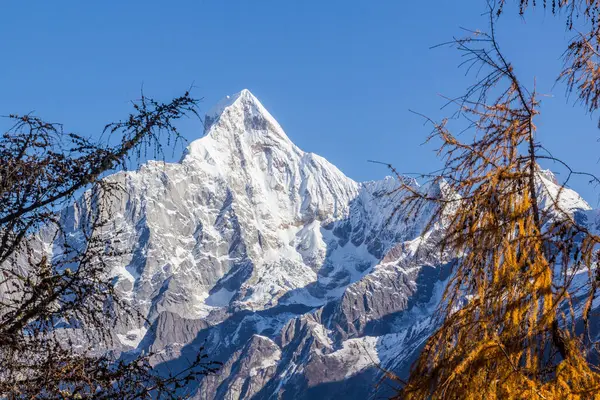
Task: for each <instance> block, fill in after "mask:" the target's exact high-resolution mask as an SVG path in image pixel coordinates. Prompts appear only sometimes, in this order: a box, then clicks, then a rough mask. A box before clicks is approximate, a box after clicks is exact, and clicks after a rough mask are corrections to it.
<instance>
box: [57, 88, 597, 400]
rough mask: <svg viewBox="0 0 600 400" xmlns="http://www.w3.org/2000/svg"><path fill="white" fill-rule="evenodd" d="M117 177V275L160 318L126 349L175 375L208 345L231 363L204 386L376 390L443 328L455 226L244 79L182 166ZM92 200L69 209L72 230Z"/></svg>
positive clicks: (123, 288)
mask: <svg viewBox="0 0 600 400" xmlns="http://www.w3.org/2000/svg"><path fill="white" fill-rule="evenodd" d="M106 179H109V180H112V181H115V182H119V183H120V184H121V185H122V186H123V187H124V188H125V189H126V194H125V195H123V196H122V197H121V198H120V199H118V200H117V201H115V202H114V203H113V204H112V206H111V207H112V208H111V209H110V210H108V211H107V217H108V218H110V220H111V221H112V225H113V228H114V232H117V231H118V232H120V235H119V237H118V239H119V241H120V242H119V244H115V246H118V247H120V248H122V249H123V250H128V252H127V253H128V255H127V256H125V257H122V258H119V259H118V260H114V263H113V264H114V275H115V281H116V285H117V288H118V290H120V292H121V293H122V295H123V296H124V297H125V299H127V300H128V301H129V302H130V303H131V304H133V305H134V306H136V307H137V308H138V309H139V310H141V311H142V313H143V314H144V315H145V316H146V317H147V319H148V321H150V323H151V325H150V326H149V325H147V324H146V323H145V322H143V321H130V322H129V323H128V324H123V325H122V326H119V327H117V329H116V330H115V342H116V343H117V344H118V346H117V349H116V350H120V351H123V352H124V353H125V354H126V353H127V352H140V351H152V352H154V353H156V354H157V357H156V360H155V362H156V368H159V369H164V371H165V373H167V371H176V370H177V369H178V368H181V367H182V366H184V365H185V364H186V360H187V359H194V358H195V355H196V353H197V351H198V347H199V346H205V347H206V348H207V349H208V352H209V354H210V355H211V357H213V358H214V359H216V360H220V361H222V362H223V363H224V367H223V370H222V371H221V372H220V373H219V374H218V375H216V376H209V377H206V378H205V379H203V380H202V381H201V382H194V383H190V387H188V388H186V390H187V391H188V392H189V391H191V392H192V393H195V398H198V399H237V398H243V399H249V398H254V399H269V398H285V399H287V398H290V399H291V398H293V399H309V398H311V399H312V398H320V399H335V398H339V397H346V398H350V399H359V398H360V399H362V398H367V397H368V396H371V395H374V393H375V391H376V390H377V389H376V386H375V382H377V379H379V378H380V377H381V370H380V369H379V368H378V367H377V366H376V364H378V365H379V366H381V367H383V368H387V369H390V370H393V371H396V372H397V373H398V374H399V375H405V374H406V372H407V370H408V367H409V366H410V362H411V361H412V359H413V358H414V356H415V355H416V354H418V352H419V349H420V346H421V345H422V344H423V342H424V340H426V338H427V337H428V335H429V334H430V333H431V332H432V330H433V329H434V327H435V325H434V322H433V319H432V315H433V311H434V310H435V307H436V305H437V303H438V301H439V298H440V295H441V293H442V290H443V287H444V283H445V280H446V279H447V277H448V267H447V264H448V262H449V261H450V259H449V255H445V254H439V252H437V251H433V250H432V249H433V248H434V247H433V246H434V244H435V240H436V238H437V237H439V235H440V234H441V232H442V231H441V230H442V229H443V227H441V226H438V225H436V226H434V227H432V229H431V230H430V231H428V232H425V234H424V235H423V236H420V234H421V230H422V228H423V226H425V224H424V221H426V220H427V219H428V217H429V213H430V212H431V210H429V209H427V208H425V209H423V210H422V211H421V214H420V215H417V216H416V217H414V218H407V216H406V215H404V214H403V213H402V212H398V210H397V206H398V204H399V201H400V199H399V198H398V196H399V195H398V194H397V193H396V194H390V193H393V189H394V188H395V187H396V182H395V180H394V179H392V178H386V179H384V180H381V181H376V182H366V183H358V182H355V181H353V180H352V179H350V178H348V177H347V176H345V175H344V174H343V173H342V172H341V171H340V170H338V169H337V168H336V167H335V166H334V165H332V164H331V163H329V162H328V161H327V160H325V159H324V158H322V157H320V156H317V155H315V154H312V153H306V152H304V151H302V150H301V149H299V148H298V147H297V146H296V145H294V144H293V143H292V142H291V141H290V139H289V138H288V137H287V136H286V134H285V132H284V131H283V129H282V128H281V126H280V125H279V124H278V123H277V121H275V119H274V118H273V117H272V116H271V114H270V113H269V112H268V111H267V110H266V109H265V108H264V107H263V106H262V104H261V103H260V102H259V101H258V99H256V97H254V96H253V95H252V94H251V93H250V92H249V91H248V90H242V91H241V92H239V93H237V94H236V95H233V96H229V97H227V98H226V99H224V100H223V101H221V102H220V103H219V104H218V105H217V106H216V107H215V108H213V109H212V110H211V111H210V112H209V113H208V114H207V116H206V119H205V135H204V136H203V137H201V138H200V139H198V140H195V141H193V142H192V143H190V145H189V146H188V147H187V149H186V152H185V154H184V156H183V157H182V159H181V161H180V162H179V163H163V162H155V161H153V162H148V163H146V164H144V165H142V166H141V167H140V168H139V169H138V170H137V171H135V172H121V173H118V174H115V175H112V176H110V177H108V178H106ZM540 182H541V184H544V185H545V186H547V187H550V188H552V187H553V186H552V185H554V186H555V184H554V183H552V182H551V181H550V180H549V179H543V180H541V181H540ZM415 186H416V182H415ZM568 194H569V196H570V197H568V198H569V199H570V200H569V201H571V203H572V204H571V203H570V209H571V210H573V212H577V213H581V215H582V217H586V218H590V222H593V221H592V219H593V218H595V217H594V215H595V214H594V213H593V212H592V211H586V210H587V209H588V208H589V207H588V206H587V205H586V204H584V203H585V202H583V203H582V200H581V201H579V199H580V198H579V197H578V196H576V194H575V193H574V192H568ZM81 207H85V204H84V201H83V200H81V201H80V202H78V203H76V204H75V205H73V206H72V207H70V208H68V209H66V210H65V211H64V212H63V218H64V221H65V226H66V227H67V228H66V229H67V230H70V231H72V234H73V237H77V234H78V232H79V231H80V230H81V229H82V228H83V226H82V224H83V223H84V222H82V221H80V219H79V218H78V215H79V214H78V209H80V208H81ZM111 236H114V235H111V234H110V232H109V233H108V234H107V240H109V239H114V238H112V237H111ZM380 395H382V394H381V393H380ZM383 395H385V394H383Z"/></svg>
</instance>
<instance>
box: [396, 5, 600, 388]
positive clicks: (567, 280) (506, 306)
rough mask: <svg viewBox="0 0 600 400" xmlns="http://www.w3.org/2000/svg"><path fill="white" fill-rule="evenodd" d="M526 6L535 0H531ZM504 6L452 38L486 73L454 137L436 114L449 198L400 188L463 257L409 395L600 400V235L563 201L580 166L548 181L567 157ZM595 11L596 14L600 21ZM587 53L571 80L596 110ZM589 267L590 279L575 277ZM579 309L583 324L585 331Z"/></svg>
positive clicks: (572, 67)
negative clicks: (552, 139)
mask: <svg viewBox="0 0 600 400" xmlns="http://www.w3.org/2000/svg"><path fill="white" fill-rule="evenodd" d="M567 3H568V2H567V1H562V2H557V3H556V4H560V5H561V7H562V6H565V5H566V4H567ZM580 3H586V2H585V1H582V2H580ZM593 3H594V4H593V5H590V7H592V6H593V7H595V2H593ZM502 4H503V2H500V3H499V5H500V6H502ZM521 4H522V7H523V9H524V8H525V7H526V6H527V5H528V2H527V1H526V0H524V1H522V2H521ZM553 4H554V3H553ZM569 4H573V3H569ZM586 4H590V2H587V3H586ZM501 12H502V8H494V5H491V6H490V12H489V21H490V30H489V32H488V33H485V32H480V31H473V32H470V34H469V37H467V38H463V39H456V40H454V41H453V42H452V44H453V45H455V46H456V48H457V49H458V50H459V51H461V52H462V53H463V55H464V56H465V59H466V61H465V63H466V65H467V67H468V68H470V69H475V70H477V71H479V73H480V74H481V75H479V76H483V79H480V80H478V81H477V83H475V84H474V85H473V86H471V87H470V88H468V90H467V92H466V94H465V95H464V96H462V97H460V98H459V99H454V100H452V102H453V103H455V104H456V105H457V106H458V108H459V112H458V116H459V117H461V118H462V119H463V121H466V123H467V125H468V126H467V128H466V129H465V130H464V131H462V132H461V133H462V134H461V135H458V134H457V135H455V134H453V133H452V132H451V129H450V127H449V125H450V124H449V121H448V120H443V121H441V122H439V123H436V122H434V121H431V120H428V121H429V122H431V123H432V124H433V132H432V134H431V137H430V139H437V140H439V141H441V147H440V148H439V155H440V156H441V157H442V159H443V163H444V167H443V168H442V170H441V171H440V172H439V173H437V174H436V176H435V177H433V178H432V179H433V180H434V181H437V182H438V183H439V184H440V185H441V186H443V187H444V188H445V189H444V193H446V195H444V196H437V197H429V196H428V195H426V194H423V193H422V192H419V191H417V190H415V189H413V188H412V187H410V186H407V185H402V184H401V186H400V188H399V190H404V191H406V192H407V196H406V198H405V200H404V202H405V203H404V206H406V207H409V206H410V207H415V206H416V205H418V204H420V203H422V202H434V203H436V204H437V211H436V213H435V215H434V217H433V219H432V220H431V221H430V224H433V223H436V222H437V223H441V224H443V225H444V226H445V229H446V230H445V234H444V236H443V238H442V239H441V241H440V243H439V245H440V247H441V249H442V250H443V251H449V252H451V253H452V254H454V255H455V256H456V263H455V267H454V270H453V273H452V275H451V277H450V279H449V282H448V284H447V287H446V289H445V292H444V295H443V299H442V301H441V304H440V306H439V310H438V317H439V325H438V329H437V330H436V331H435V333H434V334H433V335H432V336H431V337H430V338H429V339H428V341H427V342H426V345H425V347H424V349H423V351H422V353H421V354H420V356H419V357H418V359H417V360H416V362H415V363H414V364H413V367H412V370H411V374H410V377H409V378H408V380H407V381H406V382H403V385H402V388H401V389H400V391H399V393H398V395H397V397H396V398H398V399H590V398H598V399H600V373H599V371H598V369H597V368H596V367H595V366H593V365H592V364H591V363H590V362H589V356H590V351H593V350H594V349H595V343H593V342H592V338H591V337H590V336H589V335H587V328H588V321H589V318H590V311H591V309H592V301H593V299H594V297H595V296H596V289H597V287H598V285H599V284H600V276H599V275H598V273H597V269H596V264H597V262H598V256H599V254H598V250H599V248H598V244H599V243H600V237H598V236H596V235H595V234H594V233H593V232H591V231H589V230H588V229H587V228H586V227H585V226H583V225H580V224H578V222H577V221H576V219H575V218H574V216H573V214H572V213H571V212H570V211H569V210H566V209H564V208H563V207H562V206H561V201H560V200H561V195H562V194H563V191H564V188H565V186H564V185H566V183H567V182H568V180H569V178H570V177H571V176H572V175H573V174H577V172H576V171H573V170H571V169H570V168H569V167H568V166H566V165H565V166H566V167H567V169H568V171H569V174H568V177H567V179H566V182H564V185H563V186H562V188H561V189H560V190H559V191H558V192H557V193H555V192H552V191H550V190H548V189H547V188H546V187H545V186H544V181H543V180H542V179H540V168H539V166H538V163H539V162H540V161H541V160H543V159H552V160H553V161H558V162H560V161H559V160H556V159H554V158H553V157H552V156H550V155H548V153H547V152H545V151H544V150H543V147H542V146H541V144H540V142H539V140H538V138H537V133H536V125H535V119H536V116H537V115H538V114H539V106H540V101H539V100H538V97H537V95H536V93H535V90H531V91H530V90H528V89H527V88H526V87H525V86H524V85H523V84H522V82H521V81H520V80H519V79H518V77H517V75H516V72H515V69H514V68H513V66H512V65H511V64H510V63H509V62H508V60H507V59H506V58H505V56H504V54H503V53H502V52H501V50H500V47H499V45H498V42H497V40H496V35H495V32H494V28H495V22H496V19H497V18H498V16H499V15H500V13H501ZM595 15H596V14H594V13H590V18H592V19H594V21H595V23H597V22H598V21H597V20H596V19H595V18H596V17H595ZM580 51H584V52H586V51H587V50H585V49H584V50H581V48H578V47H577V45H573V44H572V45H571V46H570V47H569V50H568V52H567V53H566V60H567V63H568V64H569V63H570V64H569V65H568V66H567V67H566V68H565V71H564V72H563V74H562V75H561V77H563V78H565V79H567V84H568V85H569V88H570V89H573V90H577V91H578V93H579V96H580V98H581V99H582V100H583V101H584V102H585V103H586V104H587V105H588V106H589V109H590V110H593V109H595V108H597V97H598V94H597V93H599V87H600V86H598V85H600V81H598V80H597V78H596V72H595V71H596V67H595V66H594V67H592V66H591V64H589V63H587V62H585V61H582V59H581V57H582V56H581V53H579V52H580ZM586 54H588V53H586ZM582 65H583V66H582ZM467 135H470V136H469V139H465V138H466V136H467ZM590 179H592V180H595V181H596V182H597V180H596V179H595V178H594V177H590ZM540 196H544V198H545V199H546V204H547V205H548V206H547V207H541V205H540ZM408 209H409V210H410V209H411V208H408ZM582 273H583V274H585V273H587V275H586V276H587V282H585V284H584V285H582V286H581V285H575V284H574V279H575V276H576V275H577V274H580V275H579V276H581V274H582ZM578 318H581V321H583V324H582V325H583V326H584V329H583V331H582V330H581V329H578V330H576V327H577V325H578V324H577V321H578Z"/></svg>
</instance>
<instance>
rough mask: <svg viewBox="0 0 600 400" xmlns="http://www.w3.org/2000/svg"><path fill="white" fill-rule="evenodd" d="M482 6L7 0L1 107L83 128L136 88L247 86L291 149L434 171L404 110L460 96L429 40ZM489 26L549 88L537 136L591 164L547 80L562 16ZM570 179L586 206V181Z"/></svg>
mask: <svg viewBox="0 0 600 400" xmlns="http://www.w3.org/2000/svg"><path fill="white" fill-rule="evenodd" d="M485 10H486V2H485V1H484V0H461V1H446V0H437V1H427V2H425V1H411V2H409V1H398V0H378V1H366V0H364V1H358V0H356V1H354V0H352V1H350V0H346V1H338V0H327V1H323V0H321V1H317V0H304V1H292V0H290V1H283V0H277V1H276V0H260V1H249V0H193V1H192V0H187V1H185V0H182V1H173V2H165V1H155V0H144V1H140V0H128V1H114V0H112V1H104V2H83V1H66V0H61V1H57V2H50V1H41V0H40V1H6V2H2V3H1V4H0V55H1V58H0V60H1V62H0V114H3V115H6V114H9V113H26V112H30V111H34V112H35V114H37V115H39V116H41V117H43V118H46V119H48V120H50V121H57V122H63V123H64V124H65V128H66V129H68V130H72V131H76V132H79V133H82V134H86V135H89V136H92V137H94V136H98V135H99V133H100V131H101V129H102V127H103V126H104V124H106V123H107V122H110V121H112V120H115V119H119V118H122V117H124V116H126V115H127V113H128V111H129V109H130V106H129V100H131V99H135V98H137V97H139V92H140V88H141V87H142V85H143V87H144V91H145V92H146V93H147V94H149V95H151V96H154V97H156V98H159V99H163V100H168V99H169V98H170V97H172V96H175V95H178V94H180V93H181V92H182V91H184V90H185V89H187V88H188V87H189V86H190V85H192V84H193V85H194V86H195V89H194V91H193V94H194V95H195V96H197V97H202V98H203V102H202V104H201V108H202V109H203V110H205V111H206V110H207V109H209V108H210V107H211V106H212V105H213V104H214V103H216V102H217V101H218V100H219V99H220V98H222V97H224V96H225V95H227V94H231V93H234V92H238V91H239V90H241V89H243V88H248V89H250V90H251V91H252V92H253V93H254V94H255V95H256V96H257V97H258V98H259V99H260V100H261V101H262V102H263V104H264V105H265V106H266V107H267V109H269V110H270V111H271V113H272V114H273V115H274V116H275V118H277V119H278V120H279V122H280V123H281V125H282V126H283V127H284V129H285V130H286V132H287V134H288V135H289V136H290V138H291V139H292V140H293V141H294V142H295V143H296V144H298V146H300V147H301V148H302V149H304V150H306V151H312V152H315V153H318V154H320V155H322V156H324V157H326V158H327V159H329V160H330V161H331V162H332V163H334V164H336V165H337V166H338V167H339V168H340V169H341V170H342V171H343V172H344V173H346V174H347V175H348V176H350V177H351V178H353V179H356V180H359V181H362V180H371V179H379V178H381V177H383V176H385V175H386V174H388V171H386V169H385V168H384V167H382V166H379V165H374V164H369V163H367V162H366V160H368V159H375V160H381V161H385V162H391V163H393V164H394V165H395V166H396V167H397V168H398V170H399V171H402V172H428V171H431V170H434V169H436V168H437V167H438V166H439V161H438V160H436V157H435V153H434V150H435V146H434V145H432V144H429V145H424V146H421V143H422V142H423V141H424V139H425V137H426V136H427V134H428V132H429V128H428V127H426V126H423V120H422V119H421V118H420V117H418V116H416V115H415V114H413V113H411V112H410V111H409V110H415V111H418V112H420V113H423V114H426V115H428V116H430V117H432V118H441V117H443V116H444V115H447V114H448V113H450V112H451V110H448V109H445V110H442V109H441V106H443V105H444V103H445V101H444V100H443V99H442V98H441V97H440V94H442V95H446V96H450V97H452V96H457V95H460V94H462V92H463V91H464V89H465V87H466V85H468V84H469V83H470V82H472V81H473V79H474V78H472V77H465V76H464V71H462V70H459V69H458V68H457V65H458V64H459V63H460V61H461V58H460V54H458V53H457V52H456V51H455V50H452V49H449V48H438V49H430V47H431V46H434V45H436V44H439V43H441V42H444V41H447V40H450V39H451V38H452V36H454V35H461V34H462V33H461V30H460V27H466V28H470V29H486V28H487V26H486V22H487V20H486V18H485V17H484V16H482V13H483V12H485ZM498 32H499V33H498V36H499V40H500V44H501V46H502V48H503V49H504V51H505V53H506V54H507V55H508V58H509V59H510V60H511V61H512V62H513V64H514V65H515V68H516V70H517V72H518V74H519V75H520V76H521V79H522V80H523V81H524V82H526V83H529V84H530V85H531V86H532V85H533V82H534V79H535V82H536V87H537V90H538V91H539V92H541V93H543V94H546V95H547V96H546V97H543V101H542V109H541V111H542V115H541V116H540V118H538V120H537V124H538V128H539V135H540V136H539V138H540V140H541V141H542V142H543V143H544V144H545V146H546V147H547V148H548V149H549V150H550V151H551V152H552V153H553V154H554V155H555V156H557V157H561V158H563V159H564V160H565V161H567V162H569V163H570V164H572V166H573V167H574V168H576V169H580V170H585V171H589V172H592V173H599V172H600V171H598V170H599V169H600V168H599V166H600V164H598V159H599V156H600V152H599V150H600V144H599V143H597V139H598V137H600V131H599V130H598V129H597V127H596V125H597V117H598V115H594V116H589V115H586V113H585V112H584V110H583V109H581V108H580V107H577V106H575V107H574V106H573V99H571V101H568V99H566V98H565V91H564V86H563V85H561V84H559V85H556V86H555V85H554V83H555V82H554V81H555V78H556V76H557V74H558V73H559V71H560V67H561V60H560V56H561V53H562V52H563V51H564V49H565V46H566V44H567V40H568V39H569V38H570V37H571V35H572V33H570V32H566V30H565V25H564V19H563V18H559V17H554V16H552V15H551V14H550V12H549V11H544V10H543V9H541V8H540V9H537V10H535V12H530V13H528V14H527V15H526V17H525V19H522V18H520V17H519V16H518V14H517V12H516V9H515V8H514V7H512V8H509V9H508V10H507V14H506V15H504V16H503V18H502V19H501V20H500V24H499V26H498ZM3 124H4V123H3V122H0V126H4V125H3ZM181 126H182V130H183V133H184V136H185V137H186V138H187V139H188V140H193V139H195V138H198V137H200V136H201V135H202V127H201V123H200V121H197V120H189V121H184V122H183V123H182V125H181ZM181 151H182V148H178V149H176V150H175V154H174V155H172V154H168V155H167V158H171V159H178V158H179V156H180V154H181ZM556 169H557V170H559V171H560V169H559V168H558V166H556ZM563 173H564V171H563ZM572 186H573V187H574V188H575V189H576V190H578V191H579V192H580V193H582V195H583V196H584V197H585V198H586V199H587V200H588V201H589V202H590V203H592V205H593V206H598V190H597V188H594V187H590V186H589V185H588V184H587V180H586V179H583V178H582V179H579V180H576V181H573V182H572Z"/></svg>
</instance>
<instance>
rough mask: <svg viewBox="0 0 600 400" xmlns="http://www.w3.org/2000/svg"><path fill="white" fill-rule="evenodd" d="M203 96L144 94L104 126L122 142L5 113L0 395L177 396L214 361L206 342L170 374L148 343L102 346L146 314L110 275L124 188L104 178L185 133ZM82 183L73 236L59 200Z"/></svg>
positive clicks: (0, 192) (0, 190)
mask: <svg viewBox="0 0 600 400" xmlns="http://www.w3.org/2000/svg"><path fill="white" fill-rule="evenodd" d="M197 102H198V101H197V100H196V99H194V98H192V97H190V94H189V92H186V93H185V94H184V95H183V96H181V97H178V98H175V99H173V100H172V101H170V102H168V103H160V102H157V101H155V100H153V99H151V98H148V97H145V96H144V95H142V97H141V99H140V100H139V101H136V102H134V103H133V111H132V113H131V114H130V115H129V116H128V117H127V118H126V119H125V120H123V121H120V122H116V123H112V124H109V125H107V126H106V127H105V129H104V132H105V133H109V134H110V136H111V139H112V142H113V143H114V142H118V144H116V145H103V144H100V143H95V142H93V141H91V140H89V139H86V138H84V137H83V136H80V135H77V134H74V133H68V132H65V131H63V129H62V126H61V125H60V124H55V123H48V122H45V121H44V120H42V119H40V118H38V117H36V116H32V115H22V116H21V115H10V116H8V117H7V118H8V119H9V120H10V121H12V123H13V125H12V127H11V128H10V129H9V130H8V131H7V132H5V133H4V134H3V135H2V137H1V138H0V160H1V161H0V397H2V398H9V399H25V398H27V399H31V398H40V399H62V398H69V399H70V398H80V399H88V398H94V399H140V398H156V397H158V398H181V397H182V394H181V393H182V391H181V390H182V388H184V387H185V385H186V383H188V382H190V381H191V380H194V379H196V378H198V377H199V376H200V375H204V374H208V373H211V372H215V371H216V370H217V368H218V363H214V362H210V361H208V359H207V355H206V354H204V353H203V352H202V350H201V351H200V352H199V353H198V356H197V358H196V359H195V360H192V361H191V362H190V365H189V366H188V367H187V368H186V369H185V370H184V371H180V372H178V373H174V374H172V375H171V376H160V375H158V374H157V373H155V372H154V371H153V370H152V365H151V363H150V361H151V357H152V354H144V355H140V356H137V357H135V358H133V359H128V360H124V359H117V358H116V356H114V355H112V354H111V353H106V352H102V351H99V350H98V349H99V348H109V346H110V344H111V343H110V342H111V329H112V327H114V326H115V325H116V324H117V323H118V322H119V320H120V318H122V317H120V316H125V317H126V318H129V317H135V318H141V319H143V316H141V315H138V313H137V312H136V310H135V309H132V308H131V307H130V306H129V305H128V304H127V303H126V302H125V301H123V300H122V299H121V298H120V297H119V294H118V291H117V290H116V289H115V287H114V285H113V283H112V277H111V275H110V272H111V271H110V268H109V261H110V260H111V259H114V257H119V256H120V255H121V251H120V250H117V249H116V248H115V246H114V243H117V242H118V232H112V233H111V235H113V237H111V238H110V240H106V232H107V230H108V229H109V227H108V225H107V224H108V220H107V218H106V216H105V215H106V213H103V210H105V209H106V207H107V206H108V205H109V204H110V201H111V199H112V198H114V196H119V194H120V191H121V190H122V188H120V187H118V186H116V185H115V184H111V183H108V182H107V181H105V180H103V179H102V177H103V176H105V175H106V174H107V173H110V172H114V171H117V170H119V169H122V168H124V167H126V163H127V161H128V160H129V159H131V157H138V158H139V157H140V155H141V154H142V153H146V152H147V151H152V152H154V154H161V152H162V147H161V143H162V142H165V141H166V143H167V144H168V145H169V144H171V143H172V142H175V143H176V142H177V141H178V140H181V136H180V134H179V132H178V130H177V128H176V126H175V125H174V124H175V122H176V121H177V120H178V119H180V118H182V117H184V116H187V115H197ZM82 194H83V199H84V200H83V201H84V203H85V204H86V207H84V209H82V210H80V212H81V213H82V214H81V216H80V218H81V219H82V220H83V221H85V223H84V224H83V226H84V228H83V229H82V237H81V238H79V239H78V241H77V243H76V244H74V243H73V240H72V239H69V238H68V234H67V233H66V232H65V230H64V229H63V226H62V223H61V220H60V213H59V212H58V211H59V210H60V209H62V208H64V207H66V206H68V205H70V204H71V203H73V201H74V200H75V197H76V196H81V195H82ZM49 243H59V244H60V246H54V248H52V249H48V244H49ZM57 248H59V249H60V250H59V253H58V254H57V253H56V251H57V250H56V249H57ZM75 340H79V341H78V343H79V345H78V346H74V341H75ZM82 343H83V344H82Z"/></svg>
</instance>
